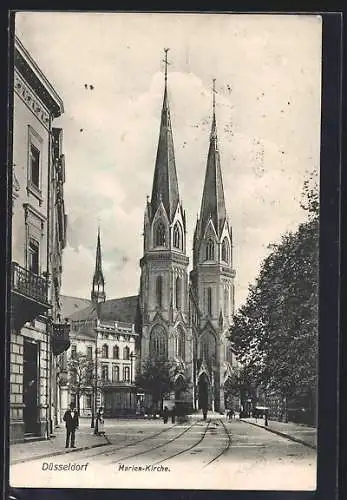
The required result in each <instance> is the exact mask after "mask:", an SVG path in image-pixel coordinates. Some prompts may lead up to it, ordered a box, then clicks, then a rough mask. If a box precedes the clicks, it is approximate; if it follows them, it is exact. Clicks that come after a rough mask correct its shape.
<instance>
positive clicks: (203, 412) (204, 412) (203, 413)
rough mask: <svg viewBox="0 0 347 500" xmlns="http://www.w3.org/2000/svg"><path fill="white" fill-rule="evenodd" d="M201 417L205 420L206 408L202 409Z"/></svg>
mask: <svg viewBox="0 0 347 500" xmlns="http://www.w3.org/2000/svg"><path fill="white" fill-rule="evenodd" d="M202 415H203V418H204V420H206V419H207V408H206V407H205V408H203V409H202Z"/></svg>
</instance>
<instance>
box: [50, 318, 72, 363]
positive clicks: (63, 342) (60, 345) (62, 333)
mask: <svg viewBox="0 0 347 500" xmlns="http://www.w3.org/2000/svg"><path fill="white" fill-rule="evenodd" d="M70 328H71V327H70V324H69V323H53V325H52V351H53V354H54V356H58V355H59V354H62V353H63V352H64V351H67V350H68V349H69V347H70V344H71V343H70Z"/></svg>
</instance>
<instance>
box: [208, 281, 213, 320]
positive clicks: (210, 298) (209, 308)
mask: <svg viewBox="0 0 347 500" xmlns="http://www.w3.org/2000/svg"><path fill="white" fill-rule="evenodd" d="M207 314H209V315H210V316H212V288H211V287H210V286H209V287H208V289H207Z"/></svg>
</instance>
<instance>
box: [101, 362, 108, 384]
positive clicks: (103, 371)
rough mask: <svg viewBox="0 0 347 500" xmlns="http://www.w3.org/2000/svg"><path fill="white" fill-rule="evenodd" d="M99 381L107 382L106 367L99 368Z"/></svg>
mask: <svg viewBox="0 0 347 500" xmlns="http://www.w3.org/2000/svg"><path fill="white" fill-rule="evenodd" d="M101 379H102V380H103V381H106V380H108V365H102V366H101Z"/></svg>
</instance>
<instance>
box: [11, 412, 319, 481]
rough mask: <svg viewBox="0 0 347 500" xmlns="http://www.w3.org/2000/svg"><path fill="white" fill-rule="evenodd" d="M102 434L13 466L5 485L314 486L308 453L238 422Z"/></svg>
mask: <svg viewBox="0 0 347 500" xmlns="http://www.w3.org/2000/svg"><path fill="white" fill-rule="evenodd" d="M106 430H107V435H108V439H109V440H110V441H111V443H112V444H110V445H108V446H103V447H99V448H92V449H88V450H78V451H76V452H75V453H73V454H70V453H68V454H64V455H59V456H52V457H47V458H44V459H43V458H41V459H34V460H31V461H27V462H26V463H17V464H13V465H12V466H11V470H10V484H11V486H13V487H20V486H23V487H24V486H32V487H89V488H92V487H94V488H168V489H172V488H175V489H185V488H187V489H188V488H192V489H227V490H228V489H282V490H314V489H315V484H316V452H315V450H313V449H312V448H309V447H307V446H304V445H303V444H300V443H297V442H293V441H291V440H289V439H286V438H284V437H281V436H279V435H277V434H274V433H271V432H268V431H267V430H265V429H263V428H261V427H258V426H253V425H249V424H248V423H245V422H242V421H241V422H240V421H232V422H227V421H226V419H225V418H219V416H213V417H212V418H211V419H208V421H207V422H203V421H202V420H201V419H200V418H195V419H192V420H191V421H190V422H189V423H186V424H175V425H172V424H171V423H168V424H166V425H164V424H163V423H162V422H161V421H160V420H158V421H113V422H111V421H107V426H106ZM54 469H56V470H54Z"/></svg>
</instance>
